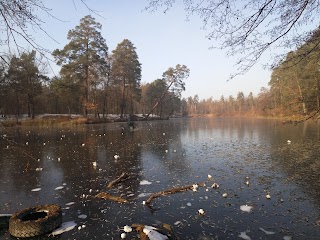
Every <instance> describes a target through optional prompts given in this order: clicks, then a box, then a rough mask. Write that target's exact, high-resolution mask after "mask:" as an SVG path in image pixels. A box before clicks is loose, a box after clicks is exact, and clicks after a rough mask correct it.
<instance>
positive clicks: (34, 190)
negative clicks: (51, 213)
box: [31, 187, 41, 192]
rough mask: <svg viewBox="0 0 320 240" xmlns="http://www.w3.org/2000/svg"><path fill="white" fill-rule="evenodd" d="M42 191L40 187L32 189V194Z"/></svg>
mask: <svg viewBox="0 0 320 240" xmlns="http://www.w3.org/2000/svg"><path fill="white" fill-rule="evenodd" d="M40 190H41V188H39V187H38V188H34V189H32V190H31V192H39V191H40Z"/></svg>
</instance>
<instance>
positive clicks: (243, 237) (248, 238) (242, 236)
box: [239, 232, 251, 240]
mask: <svg viewBox="0 0 320 240" xmlns="http://www.w3.org/2000/svg"><path fill="white" fill-rule="evenodd" d="M239 238H242V239H244V240H251V237H249V236H248V235H247V232H241V233H240V235H239Z"/></svg>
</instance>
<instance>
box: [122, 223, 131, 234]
mask: <svg viewBox="0 0 320 240" xmlns="http://www.w3.org/2000/svg"><path fill="white" fill-rule="evenodd" d="M123 231H125V232H126V233H129V232H132V227H130V226H128V225H125V226H124V227H123Z"/></svg>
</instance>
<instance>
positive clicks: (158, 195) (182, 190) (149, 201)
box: [146, 182, 205, 204]
mask: <svg viewBox="0 0 320 240" xmlns="http://www.w3.org/2000/svg"><path fill="white" fill-rule="evenodd" d="M197 185H198V186H201V187H203V186H205V183H204V182H201V183H197ZM193 187H194V184H192V185H187V186H183V187H177V188H171V189H168V190H165V191H161V192H156V193H153V194H151V195H150V196H149V198H148V200H147V201H146V204H150V203H151V201H152V200H153V199H154V198H157V197H160V196H165V195H169V194H174V193H178V192H184V191H187V190H190V189H193Z"/></svg>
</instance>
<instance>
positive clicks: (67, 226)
mask: <svg viewBox="0 0 320 240" xmlns="http://www.w3.org/2000/svg"><path fill="white" fill-rule="evenodd" d="M76 226H77V224H76V223H75V221H69V222H64V223H62V224H61V227H59V228H57V229H55V230H54V231H53V232H52V233H51V234H50V235H52V236H56V235H60V234H62V233H64V232H68V231H70V230H72V229H74V228H75V227H76Z"/></svg>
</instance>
